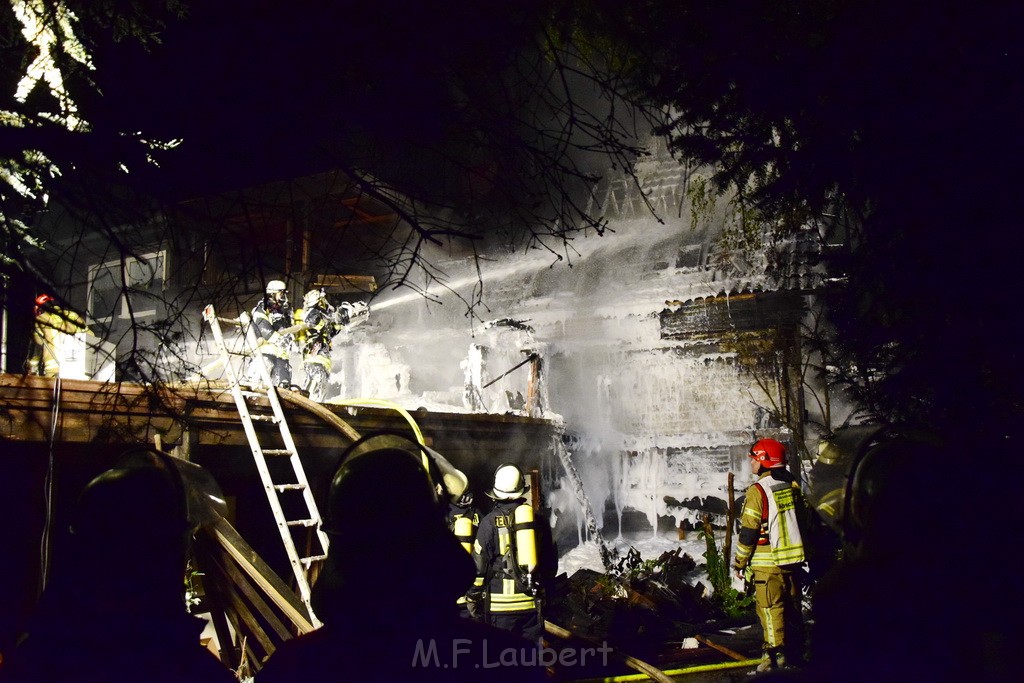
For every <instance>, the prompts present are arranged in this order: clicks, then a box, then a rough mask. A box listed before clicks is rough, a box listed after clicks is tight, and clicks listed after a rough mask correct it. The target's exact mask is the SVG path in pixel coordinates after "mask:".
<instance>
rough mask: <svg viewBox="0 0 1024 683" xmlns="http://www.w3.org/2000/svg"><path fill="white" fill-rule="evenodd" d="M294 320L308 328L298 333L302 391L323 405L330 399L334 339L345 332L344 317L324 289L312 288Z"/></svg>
mask: <svg viewBox="0 0 1024 683" xmlns="http://www.w3.org/2000/svg"><path fill="white" fill-rule="evenodd" d="M295 319H296V321H297V322H301V323H303V324H304V325H305V329H304V330H303V331H302V332H300V333H299V342H300V344H301V345H302V371H303V373H304V374H305V380H304V382H303V385H302V390H303V391H304V392H306V393H307V394H308V395H309V397H310V398H311V399H313V400H314V401H317V402H322V401H323V400H324V399H325V398H327V382H328V378H329V377H330V375H331V339H333V338H334V335H336V334H338V332H340V331H341V330H342V329H343V327H344V316H343V314H342V311H341V310H338V309H335V308H334V306H332V305H331V304H330V303H329V302H328V301H327V295H326V294H325V293H324V290H323V289H311V290H309V291H308V292H306V295H305V296H304V297H303V299H302V308H300V309H299V310H297V311H296V312H295Z"/></svg>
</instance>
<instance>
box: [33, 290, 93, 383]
mask: <svg viewBox="0 0 1024 683" xmlns="http://www.w3.org/2000/svg"><path fill="white" fill-rule="evenodd" d="M84 330H85V321H84V320H82V317H81V316H80V315H78V314H77V313H75V312H74V311H66V310H64V309H63V308H60V307H59V306H54V305H52V304H50V305H48V306H47V307H46V308H45V309H43V310H42V311H40V313H39V315H37V316H36V324H35V329H34V330H33V331H32V342H33V343H32V348H33V352H32V357H31V358H29V364H30V365H31V368H32V370H33V371H34V372H38V373H39V374H41V375H43V376H45V377H56V376H57V375H59V374H60V344H61V342H60V335H63V334H76V333H78V332H83V331H84Z"/></svg>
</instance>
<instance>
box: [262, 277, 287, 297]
mask: <svg viewBox="0 0 1024 683" xmlns="http://www.w3.org/2000/svg"><path fill="white" fill-rule="evenodd" d="M267 298H268V299H270V300H271V301H273V302H274V303H283V302H285V301H288V291H287V288H286V287H285V284H284V282H283V281H281V280H271V281H270V282H268V283H267Z"/></svg>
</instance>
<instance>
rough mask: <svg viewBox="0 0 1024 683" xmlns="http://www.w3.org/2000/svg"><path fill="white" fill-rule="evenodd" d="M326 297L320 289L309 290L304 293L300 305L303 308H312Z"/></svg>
mask: <svg viewBox="0 0 1024 683" xmlns="http://www.w3.org/2000/svg"><path fill="white" fill-rule="evenodd" d="M326 296H327V295H326V294H324V290H322V289H311V290H309V291H308V292H306V295H305V296H304V297H302V305H303V306H304V307H305V308H313V307H314V306H316V305H317V304H319V303H320V302H321V301H323V300H324V299H325V298H326Z"/></svg>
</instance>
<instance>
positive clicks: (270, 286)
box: [252, 280, 294, 388]
mask: <svg viewBox="0 0 1024 683" xmlns="http://www.w3.org/2000/svg"><path fill="white" fill-rule="evenodd" d="M252 322H253V325H254V326H255V328H256V337H257V339H258V341H257V343H258V345H259V347H260V353H262V354H263V359H264V360H265V361H266V363H267V366H268V369H269V370H270V378H271V380H272V381H273V383H274V385H275V386H278V387H285V388H288V387H290V386H291V383H292V366H291V361H290V360H289V355H290V352H291V348H292V345H293V344H294V337H293V336H292V335H291V334H285V335H282V334H281V330H285V329H287V328H288V327H290V326H291V324H292V308H291V306H290V305H289V304H288V293H287V292H286V291H285V285H284V282H282V281H281V280H271V281H270V282H268V283H267V289H266V295H265V296H264V297H263V298H262V299H260V302H259V303H258V304H256V306H255V307H254V308H253V309H252Z"/></svg>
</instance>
